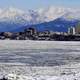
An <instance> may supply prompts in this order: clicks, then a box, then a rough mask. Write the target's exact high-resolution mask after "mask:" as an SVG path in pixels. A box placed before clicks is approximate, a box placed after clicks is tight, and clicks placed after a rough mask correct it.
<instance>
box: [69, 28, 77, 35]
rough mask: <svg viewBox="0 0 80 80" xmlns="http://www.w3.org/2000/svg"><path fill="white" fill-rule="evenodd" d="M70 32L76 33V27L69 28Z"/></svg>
mask: <svg viewBox="0 0 80 80" xmlns="http://www.w3.org/2000/svg"><path fill="white" fill-rule="evenodd" d="M68 34H71V35H75V34H76V30H75V27H70V28H68Z"/></svg>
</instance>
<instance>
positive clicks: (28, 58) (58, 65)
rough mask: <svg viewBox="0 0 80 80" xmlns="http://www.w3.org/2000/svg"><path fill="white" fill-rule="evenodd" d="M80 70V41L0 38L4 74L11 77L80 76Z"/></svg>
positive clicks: (69, 79) (58, 79) (61, 79)
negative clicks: (1, 39)
mask: <svg viewBox="0 0 80 80" xmlns="http://www.w3.org/2000/svg"><path fill="white" fill-rule="evenodd" d="M79 74H80V42H70V41H69V42H65V41H61V42H60V41H30V40H29V41H28V40H27V41H13V40H12V41H11V40H3V41H0V75H2V76H3V75H6V76H7V77H8V78H10V79H11V80H18V79H19V80H80V76H79ZM13 78H14V79H13ZM16 78H17V79H16ZM77 78H78V79H77Z"/></svg>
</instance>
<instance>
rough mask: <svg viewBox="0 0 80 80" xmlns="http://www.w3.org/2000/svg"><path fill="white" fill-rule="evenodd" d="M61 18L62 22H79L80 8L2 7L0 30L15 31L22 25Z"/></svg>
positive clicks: (0, 11)
mask: <svg viewBox="0 0 80 80" xmlns="http://www.w3.org/2000/svg"><path fill="white" fill-rule="evenodd" d="M59 18H60V19H61V21H62V22H64V21H67V23H68V22H77V21H79V20H80V10H79V9H75V10H74V9H71V8H63V7H60V8H59V7H48V8H45V9H38V10H26V11H22V10H19V9H16V8H9V9H0V32H3V31H14V30H17V29H18V28H22V26H27V25H33V24H40V23H44V22H51V21H53V22H54V21H55V20H56V22H57V19H59ZM60 19H59V20H60ZM57 25H60V24H57ZM54 26H55V25H54ZM69 26H70V25H69ZM55 27H56V26H55Z"/></svg>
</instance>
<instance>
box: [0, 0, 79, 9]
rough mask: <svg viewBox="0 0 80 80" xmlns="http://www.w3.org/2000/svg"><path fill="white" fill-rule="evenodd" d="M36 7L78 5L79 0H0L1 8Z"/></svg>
mask: <svg viewBox="0 0 80 80" xmlns="http://www.w3.org/2000/svg"><path fill="white" fill-rule="evenodd" d="M10 6H11V7H16V8H20V9H24V10H26V9H36V8H42V7H48V6H65V7H80V0H0V7H1V8H8V7H10Z"/></svg>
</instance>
